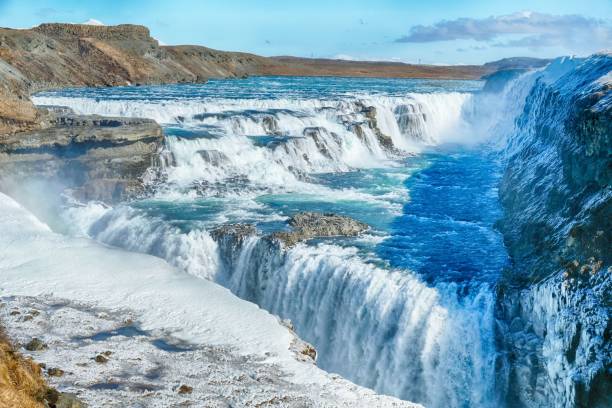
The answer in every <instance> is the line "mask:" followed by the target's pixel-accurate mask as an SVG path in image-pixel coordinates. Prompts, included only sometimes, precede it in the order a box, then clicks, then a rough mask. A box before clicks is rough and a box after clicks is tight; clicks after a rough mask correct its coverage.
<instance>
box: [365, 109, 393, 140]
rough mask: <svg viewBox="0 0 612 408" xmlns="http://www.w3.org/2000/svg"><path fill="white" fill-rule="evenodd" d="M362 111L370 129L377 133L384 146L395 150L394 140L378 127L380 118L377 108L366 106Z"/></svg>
mask: <svg viewBox="0 0 612 408" xmlns="http://www.w3.org/2000/svg"><path fill="white" fill-rule="evenodd" d="M361 113H363V114H364V116H365V117H366V119H367V122H368V126H369V127H370V129H372V130H373V131H374V134H376V138H377V139H378V142H379V143H380V145H381V146H382V147H384V148H385V149H389V150H394V149H395V146H394V145H393V140H392V139H391V137H390V136H387V135H385V134H384V133H383V132H382V131H381V130H380V128H379V127H378V120H377V119H376V108H375V107H374V106H364V107H363V108H362V109H361Z"/></svg>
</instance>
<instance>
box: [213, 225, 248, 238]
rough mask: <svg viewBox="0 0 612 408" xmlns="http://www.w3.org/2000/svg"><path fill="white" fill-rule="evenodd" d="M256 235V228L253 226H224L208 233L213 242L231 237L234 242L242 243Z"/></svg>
mask: <svg viewBox="0 0 612 408" xmlns="http://www.w3.org/2000/svg"><path fill="white" fill-rule="evenodd" d="M256 234H257V228H255V226H254V225H253V224H226V225H222V226H220V227H217V228H215V229H214V230H212V231H211V232H210V235H211V236H212V237H213V239H214V240H215V241H219V240H222V239H224V238H227V237H231V238H232V239H233V240H235V241H239V242H243V241H244V240H245V239H246V238H248V237H250V236H252V235H256Z"/></svg>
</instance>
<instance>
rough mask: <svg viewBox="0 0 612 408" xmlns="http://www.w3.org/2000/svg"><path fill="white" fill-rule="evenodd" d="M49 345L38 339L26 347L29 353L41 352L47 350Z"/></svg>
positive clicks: (34, 339) (31, 341)
mask: <svg viewBox="0 0 612 408" xmlns="http://www.w3.org/2000/svg"><path fill="white" fill-rule="evenodd" d="M46 348H47V345H46V344H45V343H43V342H42V340H40V339H37V338H36V337H35V338H33V339H32V340H30V342H29V343H28V344H26V345H25V349H26V350H28V351H41V350H45V349H46Z"/></svg>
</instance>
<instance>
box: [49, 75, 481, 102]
mask: <svg viewBox="0 0 612 408" xmlns="http://www.w3.org/2000/svg"><path fill="white" fill-rule="evenodd" d="M482 86H483V82H482V81H474V80H439V79H413V78H406V79H385V78H336V77H249V78H246V79H240V80H236V79H211V80H209V81H208V82H207V83H206V85H204V86H203V85H201V84H177V85H145V86H119V87H113V88H72V89H70V88H69V89H63V90H61V91H45V92H40V93H39V94H38V95H39V96H56V95H62V96H67V97H72V98H77V97H88V98H90V97H93V98H99V99H100V100H142V99H147V100H160V101H172V100H199V99H208V98H212V99H218V98H227V99H284V98H290V99H311V98H316V99H326V98H337V97H354V96H355V95H387V96H404V95H406V94H407V93H410V92H414V93H432V92H475V91H478V90H480V89H481V88H482Z"/></svg>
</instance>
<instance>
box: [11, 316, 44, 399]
mask: <svg viewBox="0 0 612 408" xmlns="http://www.w3.org/2000/svg"><path fill="white" fill-rule="evenodd" d="M46 394H47V386H46V384H45V381H44V379H43V376H42V373H41V369H40V366H39V365H38V364H36V363H35V362H33V361H32V360H31V359H28V358H25V357H23V356H22V355H21V354H19V353H17V352H16V351H15V349H14V347H13V345H12V344H11V343H10V341H9V340H8V338H7V337H6V335H5V334H4V332H3V331H2V329H1V328H0V408H41V407H44V405H43V401H44V399H45V396H46Z"/></svg>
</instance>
